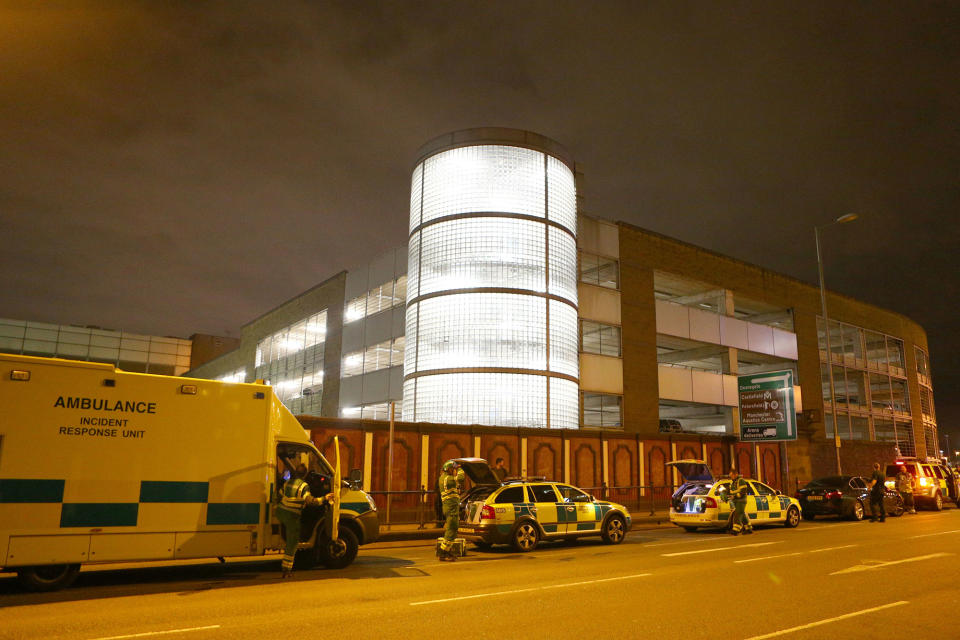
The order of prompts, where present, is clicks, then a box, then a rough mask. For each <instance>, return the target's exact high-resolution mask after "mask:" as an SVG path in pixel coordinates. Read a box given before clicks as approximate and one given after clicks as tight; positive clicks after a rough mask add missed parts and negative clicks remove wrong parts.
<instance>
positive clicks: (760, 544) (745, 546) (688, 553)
mask: <svg viewBox="0 0 960 640" xmlns="http://www.w3.org/2000/svg"><path fill="white" fill-rule="evenodd" d="M771 544H783V540H778V541H777V542H755V543H753V544H737V545H733V546H732V547H712V548H710V549H697V550H696V551H675V552H673V553H661V554H660V555H661V556H663V557H664V558H673V557H675V556H691V555H694V554H697V553H713V552H714V551H730V550H731V549H748V548H750V547H765V546H767V545H771Z"/></svg>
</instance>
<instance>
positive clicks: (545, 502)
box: [527, 483, 566, 536]
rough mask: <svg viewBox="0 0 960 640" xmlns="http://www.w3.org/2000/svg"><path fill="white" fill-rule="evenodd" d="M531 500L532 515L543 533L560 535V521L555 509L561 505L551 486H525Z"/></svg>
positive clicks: (564, 520)
mask: <svg viewBox="0 0 960 640" xmlns="http://www.w3.org/2000/svg"><path fill="white" fill-rule="evenodd" d="M527 491H529V492H530V493H531V496H530V497H531V500H533V509H532V511H533V515H534V517H535V518H536V519H537V522H539V523H540V527H541V528H542V529H543V532H544V533H545V534H547V535H548V536H554V535H557V534H558V533H561V531H560V526H561V521H560V517H559V514H558V512H557V507H558V506H560V505H561V502H560V496H559V495H558V494H557V491H556V489H554V487H553V485H552V484H546V483H543V484H541V483H536V484H529V485H527ZM563 525H564V526H565V525H566V510H564V519H563Z"/></svg>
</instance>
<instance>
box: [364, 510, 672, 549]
mask: <svg viewBox="0 0 960 640" xmlns="http://www.w3.org/2000/svg"><path fill="white" fill-rule="evenodd" d="M630 517H631V519H632V524H631V530H632V531H638V530H643V529H658V528H662V527H669V528H671V529H673V528H676V527H675V525H672V524H670V514H669V512H667V511H659V512H654V513H653V514H650V512H649V511H647V512H645V513H644V514H643V515H640V516H638V515H637V514H633V513H632V514H630ZM442 535H443V527H437V526H435V523H433V522H430V523H427V525H426V526H424V527H421V526H420V525H419V524H393V525H390V526H389V527H387V526H386V525H380V538H379V539H378V540H379V542H397V541H407V540H434V539H436V538H439V537H440V536H442Z"/></svg>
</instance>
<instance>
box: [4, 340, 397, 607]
mask: <svg viewBox="0 0 960 640" xmlns="http://www.w3.org/2000/svg"><path fill="white" fill-rule="evenodd" d="M299 463H304V464H305V465H306V466H307V468H308V470H309V472H308V475H307V478H306V480H307V482H308V483H310V485H311V492H312V493H313V494H314V495H317V496H322V495H324V494H325V493H327V492H329V491H331V489H330V485H331V483H332V485H333V487H334V488H333V492H334V493H335V495H337V496H338V497H339V500H338V504H335V505H331V506H324V507H317V506H311V507H308V508H307V509H306V510H305V511H304V514H303V520H302V522H303V526H302V532H301V537H300V545H299V549H300V550H299V551H298V552H297V560H298V562H299V563H301V564H314V563H322V564H325V565H326V566H328V567H333V568H341V567H345V566H347V565H348V564H350V563H351V562H352V561H353V559H354V557H355V556H356V553H357V547H358V545H361V544H366V543H369V542H373V541H374V540H376V538H377V535H378V532H379V525H378V521H377V513H376V505H375V504H374V502H373V500H372V499H371V498H370V496H369V495H368V494H366V493H364V492H363V491H360V490H359V488H357V487H356V486H355V485H351V484H350V483H347V482H345V481H343V479H342V478H339V477H337V478H334V473H335V471H334V468H333V467H332V466H331V465H330V464H329V463H328V462H327V460H326V459H325V458H324V457H323V456H322V455H321V454H320V453H319V452H318V451H317V449H316V448H315V447H314V446H313V444H311V442H310V441H309V439H308V438H307V436H306V433H305V432H304V430H303V427H302V426H301V425H300V423H299V422H297V420H296V418H294V417H293V415H292V414H291V413H290V412H289V411H288V410H287V408H286V407H284V406H283V405H282V404H281V403H280V401H279V400H278V399H277V397H276V396H275V395H274V393H273V390H272V389H271V388H270V387H269V386H267V385H262V384H240V383H227V382H218V381H213V380H195V379H190V378H177V377H170V376H156V375H148V374H141V373H126V372H123V371H120V370H117V369H115V368H114V367H113V366H111V365H108V364H99V363H92V362H74V361H69V360H57V359H51V358H34V357H29V356H16V355H6V354H0V567H3V568H4V569H6V570H12V571H16V572H17V574H18V576H19V578H20V581H21V582H22V583H23V585H24V586H25V587H26V588H28V589H33V590H50V589H57V588H60V587H64V586H66V585H68V584H70V583H71V582H72V581H73V579H74V578H75V577H76V575H77V572H78V571H79V570H80V565H81V564H88V563H90V564H92V563H98V564H99V563H108V562H131V561H146V560H173V559H182V558H207V557H210V558H212V557H220V558H223V557H224V556H250V555H260V554H264V553H265V552H267V551H271V550H282V549H283V548H284V538H283V531H282V530H281V526H280V524H279V522H278V521H277V518H276V514H275V505H276V503H277V502H278V499H279V490H280V488H281V487H282V486H283V483H284V481H285V480H286V479H287V478H289V477H290V474H291V473H293V472H294V470H295V469H296V466H297V465H298V464H299ZM338 510H339V514H340V516H339V519H338V523H339V526H338V527H337V529H338V531H337V535H336V539H335V540H331V535H330V532H331V530H332V529H333V527H332V526H331V524H332V523H330V522H328V520H329V519H328V518H326V517H325V515H326V514H330V513H334V514H335V513H337V511H338Z"/></svg>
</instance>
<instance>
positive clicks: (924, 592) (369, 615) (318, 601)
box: [0, 508, 960, 640]
mask: <svg viewBox="0 0 960 640" xmlns="http://www.w3.org/2000/svg"><path fill="white" fill-rule="evenodd" d="M278 576H279V561H278V560H274V559H270V560H264V559H259V560H256V561H237V562H227V563H226V564H219V563H216V562H215V561H214V562H202V563H193V564H182V563H181V564H177V565H169V566H147V565H137V566H133V567H128V568H123V569H110V570H95V571H84V572H82V573H81V574H80V577H79V579H78V580H77V583H76V584H75V585H74V586H73V587H71V588H70V589H66V590H64V591H60V592H56V593H51V594H25V593H21V592H19V591H18V588H17V585H16V583H15V581H14V580H13V579H12V578H0V638H3V639H4V640H5V639H8V638H11V639H12V638H17V639H20V638H23V639H31V640H32V639H35V638H42V639H44V640H58V639H61V638H69V639H71V640H107V639H111V640H121V639H122V640H126V639H128V638H145V639H148V640H149V639H151V638H160V639H170V640H181V639H182V640H213V639H222V638H231V639H234V638H237V639H245V638H257V639H258V640H260V639H263V638H303V639H311V640H313V639H321V638H322V639H323V640H330V639H332V638H337V637H344V638H350V639H354V638H430V639H433V638H444V639H451V638H452V639H456V640H465V639H468V638H504V639H506V638H530V639H536V640H540V639H544V640H546V639H553V638H598V637H602V636H608V637H617V636H618V635H626V637H655V638H658V639H667V638H682V639H684V640H693V639H696V638H723V639H728V638H736V639H746V638H749V639H752V640H758V639H760V638H780V637H784V638H791V639H793V638H796V639H801V638H871V639H874V638H893V637H902V638H907V637H909V638H956V637H960V629H958V625H960V623H958V622H957V621H956V619H955V618H954V613H955V612H957V611H958V604H960V510H958V509H955V508H950V509H948V510H946V511H944V512H942V513H931V512H921V513H920V514H919V515H905V516H903V517H901V518H888V519H887V521H886V522H885V523H883V524H880V523H876V524H874V523H870V522H868V521H865V522H858V523H850V522H839V521H835V520H834V521H830V520H822V521H821V520H817V521H815V522H812V523H811V522H802V523H801V524H800V526H799V528H797V529H785V528H784V527H782V526H776V527H772V528H766V529H758V530H757V531H756V533H754V534H753V535H750V536H740V537H737V538H734V537H731V536H728V535H723V534H719V533H685V532H683V531H681V530H680V529H676V528H661V529H657V530H645V531H634V532H631V533H630V535H628V537H627V539H626V540H625V541H624V542H623V544H621V545H619V546H607V545H605V544H603V543H602V542H600V541H599V540H596V541H594V540H581V541H579V542H576V543H558V544H550V545H543V546H541V547H540V548H538V549H537V550H536V551H534V552H532V553H527V554H519V553H514V552H512V551H509V550H508V549H506V548H503V549H494V550H492V551H477V550H473V549H471V550H470V552H469V555H468V556H467V557H466V558H463V559H461V560H460V561H458V562H456V563H441V562H437V560H436V558H435V557H434V553H433V548H432V546H429V545H428V544H427V543H425V542H410V543H393V544H392V545H372V546H370V547H363V548H361V550H360V555H359V556H358V557H357V561H356V562H355V563H354V564H353V565H352V566H351V567H348V568H347V569H344V570H340V571H328V570H311V571H301V572H298V573H297V575H296V577H295V578H294V579H292V580H286V581H284V580H280V579H279V578H278Z"/></svg>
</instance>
